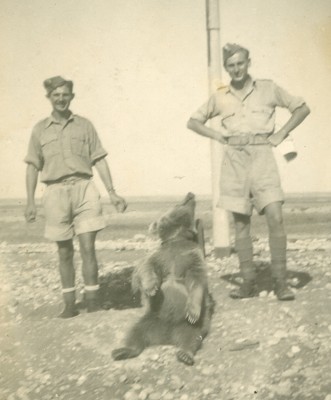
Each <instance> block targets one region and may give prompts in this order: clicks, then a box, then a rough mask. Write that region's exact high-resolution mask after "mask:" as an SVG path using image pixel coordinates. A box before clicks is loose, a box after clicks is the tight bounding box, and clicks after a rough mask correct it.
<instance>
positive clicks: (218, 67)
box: [206, 0, 230, 258]
mask: <svg viewBox="0 0 331 400" xmlns="http://www.w3.org/2000/svg"><path fill="white" fill-rule="evenodd" d="M206 16H207V35H208V76H209V93H210V94H212V93H214V92H215V90H216V89H217V88H218V87H219V86H220V84H221V72H222V64H221V52H220V48H221V45H220V21H219V19H220V18H219V1H218V0H206ZM219 123H220V121H219V119H218V118H215V119H213V120H211V121H210V126H211V127H212V128H214V129H215V130H217V129H218V126H219ZM210 147H211V170H212V191H213V243H214V252H215V257H217V258H221V257H226V256H229V255H230V229H229V219H228V215H227V212H226V211H225V210H223V209H221V208H220V207H217V202H218V198H219V182H220V170H221V163H222V157H223V146H222V144H221V143H218V142H216V141H215V140H211V144H210Z"/></svg>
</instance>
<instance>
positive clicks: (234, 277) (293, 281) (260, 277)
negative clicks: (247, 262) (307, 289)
mask: <svg viewBox="0 0 331 400" xmlns="http://www.w3.org/2000/svg"><path fill="white" fill-rule="evenodd" d="M256 270H257V279H256V283H257V289H258V292H259V293H260V292H263V291H267V292H271V291H272V290H273V282H272V277H271V268H270V264H268V263H262V264H260V265H259V266H258V267H257V268H256ZM221 278H222V279H223V280H225V281H227V282H229V283H231V284H233V285H237V286H240V285H241V283H242V278H241V276H240V273H235V274H227V275H222V276H221ZM311 280H312V277H311V276H310V275H309V274H308V273H306V272H300V271H291V270H288V271H287V282H288V284H289V286H291V287H293V288H295V289H300V288H302V287H304V286H306V285H307V284H308V283H309V282H310V281H311Z"/></svg>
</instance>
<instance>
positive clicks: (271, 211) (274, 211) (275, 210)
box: [265, 203, 285, 235]
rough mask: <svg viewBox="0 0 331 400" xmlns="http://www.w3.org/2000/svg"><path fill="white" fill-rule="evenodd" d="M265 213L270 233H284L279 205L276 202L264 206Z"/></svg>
mask: <svg viewBox="0 0 331 400" xmlns="http://www.w3.org/2000/svg"><path fill="white" fill-rule="evenodd" d="M265 215H266V219H267V224H268V228H269V232H270V234H272V235H283V234H285V230H284V221H283V213H282V209H281V206H280V205H279V204H278V203H276V204H271V205H270V207H266V209H265Z"/></svg>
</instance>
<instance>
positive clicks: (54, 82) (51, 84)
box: [44, 76, 74, 95]
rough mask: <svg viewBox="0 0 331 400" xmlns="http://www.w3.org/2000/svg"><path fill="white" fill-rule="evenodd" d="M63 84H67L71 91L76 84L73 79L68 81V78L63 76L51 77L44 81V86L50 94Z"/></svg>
mask: <svg viewBox="0 0 331 400" xmlns="http://www.w3.org/2000/svg"><path fill="white" fill-rule="evenodd" d="M63 85H67V86H68V87H69V89H70V90H71V91H72V88H73V86H74V84H73V82H72V81H67V80H66V79H64V78H62V76H54V77H53V78H49V79H46V80H45V81H44V87H45V89H46V91H47V94H48V95H49V94H51V93H52V92H53V90H55V89H56V88H58V87H60V86H63Z"/></svg>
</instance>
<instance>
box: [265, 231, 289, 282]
mask: <svg viewBox="0 0 331 400" xmlns="http://www.w3.org/2000/svg"><path fill="white" fill-rule="evenodd" d="M269 248H270V255H271V275H272V277H273V278H278V279H285V278H286V248H287V238H286V235H283V236H269Z"/></svg>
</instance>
